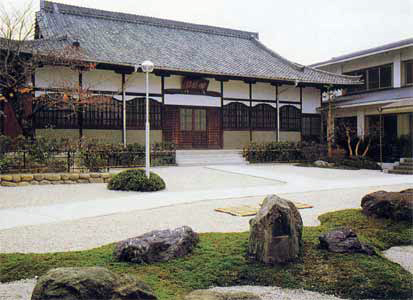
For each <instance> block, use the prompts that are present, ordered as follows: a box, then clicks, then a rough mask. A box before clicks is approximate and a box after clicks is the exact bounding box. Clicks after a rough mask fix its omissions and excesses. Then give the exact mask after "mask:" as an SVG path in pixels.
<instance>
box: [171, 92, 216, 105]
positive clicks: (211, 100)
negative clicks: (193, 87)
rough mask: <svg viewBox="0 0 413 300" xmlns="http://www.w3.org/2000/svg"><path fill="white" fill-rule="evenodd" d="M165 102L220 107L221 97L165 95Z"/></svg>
mask: <svg viewBox="0 0 413 300" xmlns="http://www.w3.org/2000/svg"><path fill="white" fill-rule="evenodd" d="M165 104H167V105H188V106H209V107H220V106H221V98H220V97H211V96H202V95H182V94H174V95H168V94H167V95H165Z"/></svg>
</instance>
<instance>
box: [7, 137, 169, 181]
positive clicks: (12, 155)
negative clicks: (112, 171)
mask: <svg viewBox="0 0 413 300" xmlns="http://www.w3.org/2000/svg"><path fill="white" fill-rule="evenodd" d="M151 158H152V159H151V161H152V165H175V164H176V158H175V146H174V145H173V144H170V143H156V144H153V145H152V149H151ZM144 163H145V147H144V146H143V145H140V144H137V143H135V144H129V145H127V147H126V148H125V147H124V146H123V145H122V144H102V143H99V142H98V141H96V140H91V141H87V140H83V141H82V142H81V143H80V144H78V143H76V142H75V143H73V141H70V140H65V139H55V138H44V137H37V138H36V139H29V138H24V137H22V136H20V137H17V138H14V139H12V138H10V137H7V136H1V135H0V173H8V172H18V173H23V172H36V173H37V172H65V171H68V169H70V168H72V167H76V168H78V169H87V170H89V171H92V172H100V171H103V170H104V169H105V168H109V167H137V166H142V165H144Z"/></svg>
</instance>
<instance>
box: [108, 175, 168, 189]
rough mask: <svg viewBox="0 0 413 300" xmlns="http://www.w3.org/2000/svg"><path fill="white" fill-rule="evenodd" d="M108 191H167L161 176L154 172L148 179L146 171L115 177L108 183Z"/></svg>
mask: <svg viewBox="0 0 413 300" xmlns="http://www.w3.org/2000/svg"><path fill="white" fill-rule="evenodd" d="M108 189H109V190H115V191H135V192H155V191H160V190H163V189H165V182H164V181H163V179H162V178H161V177H160V176H159V175H157V174H155V173H152V172H151V173H150V176H149V179H148V178H147V177H146V174H145V170H141V169H137V170H127V171H123V172H120V173H119V174H116V175H114V176H113V177H112V179H111V180H110V181H109V183H108Z"/></svg>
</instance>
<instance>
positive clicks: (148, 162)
mask: <svg viewBox="0 0 413 300" xmlns="http://www.w3.org/2000/svg"><path fill="white" fill-rule="evenodd" d="M149 130H150V127H149V72H146V123H145V137H146V143H145V155H146V157H145V158H146V163H145V173H146V177H147V178H149V174H150V173H149V172H150V171H149V168H150V145H149Z"/></svg>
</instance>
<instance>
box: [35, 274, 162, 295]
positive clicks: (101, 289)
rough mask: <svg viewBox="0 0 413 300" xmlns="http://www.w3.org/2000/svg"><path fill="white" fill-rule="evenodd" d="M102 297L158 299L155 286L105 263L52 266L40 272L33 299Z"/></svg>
mask: <svg viewBox="0 0 413 300" xmlns="http://www.w3.org/2000/svg"><path fill="white" fill-rule="evenodd" d="M44 299H67V300H69V299H101V300H114V299H116V300H130V299H135V300H143V299H147V300H150V299H153V300H156V299H157V298H156V296H155V295H154V293H153V291H152V289H151V288H150V287H148V286H147V285H146V284H145V283H144V282H142V281H139V280H138V279H136V277H134V276H130V275H128V274H123V275H119V274H117V273H114V272H111V271H109V270H108V269H106V268H102V267H90V268H58V269H51V270H49V271H48V272H47V273H46V274H45V275H43V276H41V277H40V278H39V279H38V280H37V283H36V286H35V288H34V290H33V294H32V297H31V300H44Z"/></svg>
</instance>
